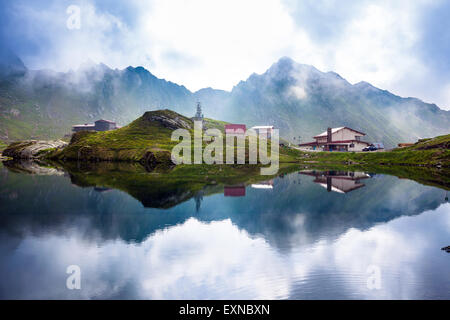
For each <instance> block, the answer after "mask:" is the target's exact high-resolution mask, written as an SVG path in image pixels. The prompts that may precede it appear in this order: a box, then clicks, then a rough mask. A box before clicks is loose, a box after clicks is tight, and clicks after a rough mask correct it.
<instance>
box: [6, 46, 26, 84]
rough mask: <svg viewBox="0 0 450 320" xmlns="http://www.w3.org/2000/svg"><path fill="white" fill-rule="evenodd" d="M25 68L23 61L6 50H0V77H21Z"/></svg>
mask: <svg viewBox="0 0 450 320" xmlns="http://www.w3.org/2000/svg"><path fill="white" fill-rule="evenodd" d="M26 72H27V67H25V64H24V63H23V61H22V60H21V59H20V58H19V57H18V56H17V55H16V54H15V53H14V52H12V51H11V50H9V49H8V48H0V76H3V77H9V76H23V75H24V74H25V73H26Z"/></svg>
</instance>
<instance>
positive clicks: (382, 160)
mask: <svg viewBox="0 0 450 320" xmlns="http://www.w3.org/2000/svg"><path fill="white" fill-rule="evenodd" d="M305 157H307V158H308V160H305V158H304V161H307V162H312V163H314V162H317V163H323V164H325V163H328V164H332V163H341V164H342V163H346V164H372V165H413V166H441V167H450V134H448V135H444V136H439V137H435V138H432V139H424V140H420V141H418V142H417V143H415V144H414V145H413V146H410V147H406V148H397V149H394V150H392V151H385V152H314V153H305Z"/></svg>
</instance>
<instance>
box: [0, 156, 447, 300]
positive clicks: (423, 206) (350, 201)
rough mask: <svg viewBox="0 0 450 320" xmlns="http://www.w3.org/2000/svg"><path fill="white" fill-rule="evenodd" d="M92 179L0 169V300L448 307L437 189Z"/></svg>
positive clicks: (332, 176) (337, 178)
mask: <svg viewBox="0 0 450 320" xmlns="http://www.w3.org/2000/svg"><path fill="white" fill-rule="evenodd" d="M30 173H33V174H30ZM103 174H104V175H107V174H108V173H103ZM142 175H145V173H142ZM93 178H94V176H93V175H92V174H80V173H77V174H75V173H72V172H70V171H69V172H68V171H65V170H61V169H54V168H51V167H45V166H44V167H41V166H38V165H36V166H35V168H34V169H29V168H28V169H27V170H20V168H19V169H18V168H17V167H15V166H11V165H8V166H6V165H5V166H3V165H0V220H1V223H0V298H2V299H449V298H450V272H449V269H450V253H447V252H446V251H444V250H441V248H443V247H446V246H448V245H450V204H449V202H448V193H447V191H446V190H445V187H438V186H428V185H423V184H420V183H418V182H415V181H412V180H408V179H405V178H404V177H403V178H398V177H396V176H392V175H386V174H379V173H376V172H362V171H359V172H350V171H333V170H326V171H324V170H322V171H317V170H310V169H309V170H308V169H302V170H300V169H299V170H295V171H293V172H291V173H289V174H284V175H281V176H279V177H276V178H273V179H269V180H266V181H260V182H257V183H242V184H234V185H225V186H223V185H212V186H211V185H208V186H205V187H202V188H200V189H196V190H195V191H192V190H188V189H185V188H183V187H181V186H178V187H177V186H171V187H170V188H169V189H168V188H165V189H164V190H163V189H162V187H161V188H160V187H159V185H158V183H155V182H149V183H148V186H146V185H145V183H144V184H142V182H140V183H139V188H138V186H137V182H136V183H135V184H133V183H131V184H125V183H124V182H123V181H121V179H119V178H115V176H113V178H111V179H110V180H108V183H106V182H104V183H98V182H95V183H93V182H92V181H93V180H90V179H93ZM100 178H101V177H97V180H95V181H101V180H100ZM111 181H113V182H114V183H113V182H111ZM111 185H112V186H113V187H111ZM133 186H135V187H136V188H135V187H133ZM447 189H448V188H447ZM73 265H75V266H77V267H79V270H80V274H79V279H80V289H69V288H68V287H67V279H68V277H69V276H70V274H68V273H67V268H68V267H69V266H73Z"/></svg>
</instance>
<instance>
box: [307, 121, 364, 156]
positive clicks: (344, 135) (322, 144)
mask: <svg viewBox="0 0 450 320" xmlns="http://www.w3.org/2000/svg"><path fill="white" fill-rule="evenodd" d="M365 135H366V134H365V133H362V132H359V131H357V130H354V129H351V128H349V127H339V128H328V129H327V131H325V132H322V133H321V134H319V135H317V136H315V137H314V139H315V140H316V141H313V142H308V143H301V144H299V147H301V148H303V149H307V150H319V151H362V149H364V148H365V147H367V146H369V145H370V143H368V142H365V141H361V137H362V136H365Z"/></svg>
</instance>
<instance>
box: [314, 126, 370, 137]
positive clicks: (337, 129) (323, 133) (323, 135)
mask: <svg viewBox="0 0 450 320" xmlns="http://www.w3.org/2000/svg"><path fill="white" fill-rule="evenodd" d="M342 129H348V130H351V131H354V132H356V133H359V134H361V135H363V136H365V135H366V134H365V133H363V132H360V131H357V130H354V129H352V128H349V127H338V128H331V134H333V133H335V132H338V131H339V130H342ZM327 131H328V130H327ZM327 131H324V132H322V133H321V134H319V135H317V136H314V138H319V137H326V136H327V135H328V132H327Z"/></svg>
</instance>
